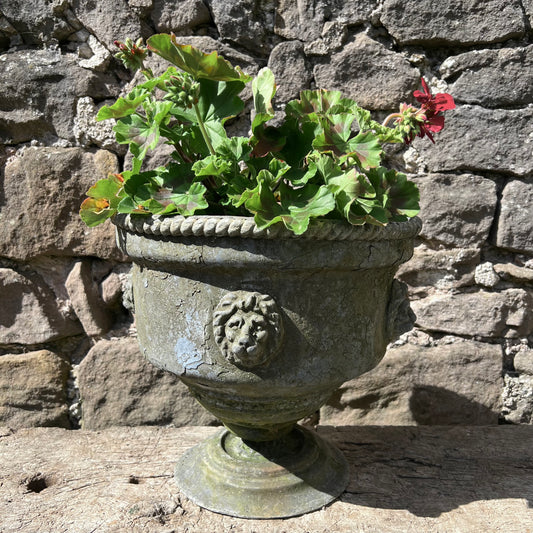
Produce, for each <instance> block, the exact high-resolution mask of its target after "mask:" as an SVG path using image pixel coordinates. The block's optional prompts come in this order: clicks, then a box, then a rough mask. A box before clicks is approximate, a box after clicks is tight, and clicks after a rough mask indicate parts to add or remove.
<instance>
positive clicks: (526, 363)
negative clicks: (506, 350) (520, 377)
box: [514, 348, 533, 376]
mask: <svg viewBox="0 0 533 533" xmlns="http://www.w3.org/2000/svg"><path fill="white" fill-rule="evenodd" d="M514 368H515V370H516V371H517V372H519V373H521V374H529V375H530V376H533V350H532V349H531V348H529V349H528V348H525V349H523V350H519V351H518V352H517V353H516V355H515V356H514Z"/></svg>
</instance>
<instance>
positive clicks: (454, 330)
mask: <svg viewBox="0 0 533 533" xmlns="http://www.w3.org/2000/svg"><path fill="white" fill-rule="evenodd" d="M411 307H412V308H413V311H414V312H415V314H416V317H417V320H416V324H417V325H418V326H419V327H421V328H422V329H424V330H427V331H439V332H443V333H449V334H452V335H468V336H480V337H504V336H506V337H517V336H525V335H529V334H530V333H531V330H532V328H533V296H532V294H531V293H529V292H527V291H525V290H523V289H507V290H503V291H499V292H487V291H483V290H482V291H478V292H473V293H463V294H460V293H458V294H437V295H434V296H430V297H428V298H424V299H422V300H416V301H412V302H411Z"/></svg>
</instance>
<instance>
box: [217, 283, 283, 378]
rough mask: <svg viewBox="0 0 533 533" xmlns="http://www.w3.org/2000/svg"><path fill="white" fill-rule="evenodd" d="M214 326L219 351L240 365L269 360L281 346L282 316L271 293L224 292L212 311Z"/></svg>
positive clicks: (259, 363)
mask: <svg viewBox="0 0 533 533" xmlns="http://www.w3.org/2000/svg"><path fill="white" fill-rule="evenodd" d="M241 293H242V294H241ZM213 325H214V331H215V340H216V342H217V344H218V346H219V348H220V351H221V352H222V353H223V354H224V356H225V358H226V359H227V360H228V361H229V362H230V363H233V364H235V365H237V366H240V367H243V368H253V367H256V366H259V365H264V364H266V363H268V361H270V360H271V358H272V357H273V356H274V355H275V354H276V353H277V352H278V351H279V348H280V346H281V335H282V333H283V331H282V323H281V316H280V314H279V313H278V312H277V306H276V304H275V302H274V300H273V299H272V298H271V297H270V296H266V295H262V294H259V293H246V292H245V291H239V292H238V293H229V294H227V295H226V296H225V297H224V298H223V299H222V300H221V301H220V303H219V305H218V306H217V309H216V310H215V314H214V322H213Z"/></svg>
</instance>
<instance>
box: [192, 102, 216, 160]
mask: <svg viewBox="0 0 533 533" xmlns="http://www.w3.org/2000/svg"><path fill="white" fill-rule="evenodd" d="M193 107H194V111H195V112H196V118H197V119H198V126H200V131H201V132H202V137H203V138H204V141H205V144H207V148H208V149H209V152H210V153H211V155H216V153H215V149H214V148H213V145H212V144H211V140H210V139H209V135H207V130H206V129H205V125H204V121H203V120H202V117H201V116H200V110H199V109H198V106H197V105H196V104H193Z"/></svg>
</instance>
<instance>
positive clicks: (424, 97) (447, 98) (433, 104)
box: [411, 78, 455, 143]
mask: <svg viewBox="0 0 533 533" xmlns="http://www.w3.org/2000/svg"><path fill="white" fill-rule="evenodd" d="M421 82H422V88H423V89H424V92H421V91H415V92H414V93H413V96H414V97H415V98H416V99H417V100H418V101H419V102H420V103H421V104H422V107H421V110H422V111H423V112H424V114H425V115H426V119H425V120H424V122H422V124H420V126H419V128H420V131H419V132H418V134H417V136H418V137H420V138H423V137H424V136H426V135H427V136H428V137H429V139H430V141H431V142H433V143H434V142H435V141H434V140H433V136H432V135H431V134H432V133H437V132H439V131H441V130H442V128H444V117H443V116H442V114H441V113H442V112H443V111H448V110H449V109H454V108H455V102H454V100H453V97H452V96H451V95H450V94H448V93H437V94H436V95H432V94H431V92H430V90H429V88H428V86H427V83H426V80H425V79H424V78H421ZM411 140H412V139H411Z"/></svg>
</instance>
